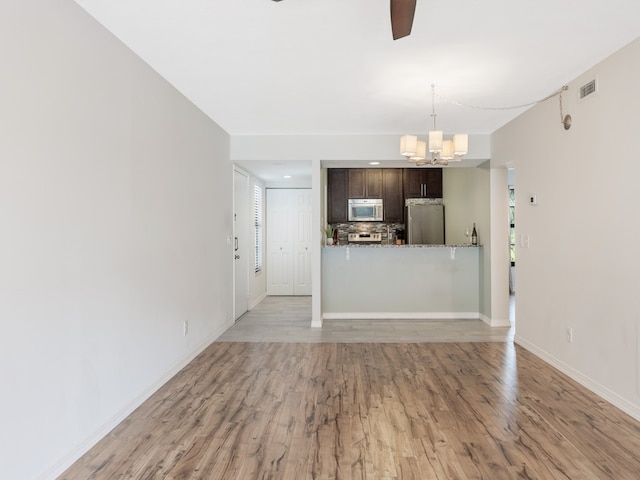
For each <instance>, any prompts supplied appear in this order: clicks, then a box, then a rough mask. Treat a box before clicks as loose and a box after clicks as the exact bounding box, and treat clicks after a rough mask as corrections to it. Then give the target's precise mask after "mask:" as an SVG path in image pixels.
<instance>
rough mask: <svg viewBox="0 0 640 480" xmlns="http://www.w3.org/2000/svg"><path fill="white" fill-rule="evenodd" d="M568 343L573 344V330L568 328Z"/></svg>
mask: <svg viewBox="0 0 640 480" xmlns="http://www.w3.org/2000/svg"><path fill="white" fill-rule="evenodd" d="M567 342H569V343H573V328H571V327H569V328H567Z"/></svg>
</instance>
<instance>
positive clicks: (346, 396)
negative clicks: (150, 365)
mask: <svg viewBox="0 0 640 480" xmlns="http://www.w3.org/2000/svg"><path fill="white" fill-rule="evenodd" d="M241 321H242V320H241ZM265 321H267V320H265ZM639 476H640V424H639V423H638V422H636V421H634V420H633V419H632V418H630V417H628V416H627V415H625V414H624V413H622V412H621V411H619V410H618V409H616V408H615V407H613V406H611V405H610V404H608V403H607V402H605V401H603V400H602V399H600V398H599V397H597V396H596V395H594V394H592V393H591V392H589V391H588V390H586V389H584V388H583V387H581V386H579V385H578V384H576V383H575V382H573V381H572V380H570V379H568V378H567V377H566V376H564V375H563V374H561V373H559V372H558V371H557V370H555V369H553V368H552V367H550V366H548V365H547V364H545V363H544V362H542V361H541V360H540V359H538V358H537V357H535V356H534V355H532V354H530V353H529V352H527V351H526V350H523V349H521V348H520V347H518V346H516V345H514V344H513V343H512V342H510V341H503V342H499V341H489V342H475V343H472V342H451V341H446V342H440V343H426V342H422V343H420V342H401V343H348V342H326V341H324V340H323V341H321V342H319V343H312V342H310V341H304V342H295V343H294V342H259V341H241V342H240V341H238V342H231V341H218V342H215V343H214V344H212V345H211V346H210V347H209V348H208V349H206V350H205V351H204V352H203V353H202V354H201V355H200V356H199V357H198V358H196V359H195V360H194V361H193V362H191V363H190V364H189V365H188V366H187V367H186V368H185V369H183V370H182V371H181V372H180V373H179V374H178V375H176V377H174V378H173V379H172V380H171V381H169V382H168V383H167V384H166V385H165V386H164V387H162V388H161V389H160V390H159V391H158V392H156V393H155V394H154V395H153V396H152V397H151V398H150V399H149V400H148V401H147V402H145V403H144V404H143V405H142V406H141V407H140V408H138V409H137V410H136V411H135V412H134V413H133V414H132V415H131V416H130V417H128V418H127V419H126V420H125V421H124V422H122V424H120V425H119V426H118V427H117V428H116V429H114V431H113V432H111V433H110V434H109V435H107V436H106V437H105V438H104V439H103V440H101V441H100V442H99V443H98V444H97V445H96V446H95V447H94V448H93V449H91V450H90V451H89V452H88V453H87V454H86V455H85V456H84V457H83V458H81V459H80V460H79V461H78V462H77V463H76V464H74V465H73V466H72V467H71V468H70V469H69V470H68V471H67V472H65V474H63V475H62V476H61V477H60V479H194V480H195V479H207V480H209V479H225V480H227V479H238V480H240V479H242V480H248V479H286V480H289V479H291V480H298V479H314V480H315V479H344V480H351V479H353V480H355V479H358V480H360V479H371V480H374V479H375V480H383V479H406V480H409V479H420V480H424V479H434V480H439V479H491V480H494V479H495V480H501V479H544V480H546V479H616V480H626V479H637V478H639Z"/></svg>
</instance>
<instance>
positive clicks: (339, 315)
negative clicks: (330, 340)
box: [322, 312, 480, 320]
mask: <svg viewBox="0 0 640 480" xmlns="http://www.w3.org/2000/svg"><path fill="white" fill-rule="evenodd" d="M322 318H323V319H325V320H478V319H479V318H480V314H479V313H478V312H325V313H323V314H322Z"/></svg>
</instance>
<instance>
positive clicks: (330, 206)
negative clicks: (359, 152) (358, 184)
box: [327, 168, 349, 223]
mask: <svg viewBox="0 0 640 480" xmlns="http://www.w3.org/2000/svg"><path fill="white" fill-rule="evenodd" d="M348 193H349V169H347V168H330V169H328V170H327V223H345V222H347V221H348V211H347V200H348V199H349V196H348Z"/></svg>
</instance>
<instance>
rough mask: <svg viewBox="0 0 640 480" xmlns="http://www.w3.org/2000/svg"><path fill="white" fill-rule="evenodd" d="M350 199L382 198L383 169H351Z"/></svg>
mask: <svg viewBox="0 0 640 480" xmlns="http://www.w3.org/2000/svg"><path fill="white" fill-rule="evenodd" d="M348 198H382V169H381V168H350V169H349V197H348Z"/></svg>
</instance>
